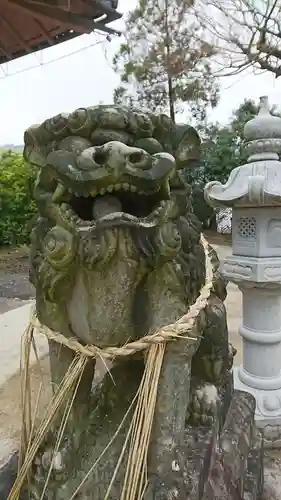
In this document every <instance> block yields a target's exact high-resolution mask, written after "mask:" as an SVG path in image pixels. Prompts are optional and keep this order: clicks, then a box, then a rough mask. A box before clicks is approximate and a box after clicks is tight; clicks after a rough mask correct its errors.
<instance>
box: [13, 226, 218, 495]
mask: <svg viewBox="0 0 281 500" xmlns="http://www.w3.org/2000/svg"><path fill="white" fill-rule="evenodd" d="M201 243H202V245H203V247H204V251H205V261H206V280H205V284H204V286H203V287H202V289H201V292H200V294H199V296H198V298H197V300H196V301H195V303H194V304H193V305H192V306H190V308H189V311H188V312H187V314H185V315H184V316H182V317H181V318H180V319H179V320H177V321H176V322H174V323H172V324H170V325H167V326H164V327H162V328H159V329H158V330H157V331H156V332H155V333H153V334H151V335H147V336H145V337H143V338H141V339H139V340H137V341H134V342H130V343H128V344H126V345H124V346H122V347H108V348H105V349H100V348H98V347H96V346H93V345H87V346H84V345H82V344H81V343H80V342H79V341H77V340H76V339H69V338H66V337H64V336H63V335H62V334H61V333H58V332H54V331H53V330H51V329H49V328H47V327H46V326H44V325H41V324H40V322H39V320H38V318H37V316H36V313H35V312H34V311H33V312H32V317H31V319H30V324H29V325H28V328H27V330H26V332H25V337H24V349H23V354H22V357H23V366H24V368H23V392H24V395H23V397H22V401H23V410H22V411H23V418H22V422H23V425H22V449H21V464H20V468H19V472H18V477H17V479H16V481H15V483H14V486H13V488H12V490H11V492H10V494H9V497H8V500H18V498H19V494H20V491H21V488H22V486H23V484H24V482H25V481H26V479H28V478H29V474H30V466H31V464H32V462H33V459H34V458H35V456H36V453H37V452H38V449H39V448H40V446H41V444H42V442H43V440H44V437H45V435H46V433H47V432H48V430H49V428H50V426H51V424H52V422H53V421H54V418H55V417H56V416H57V414H58V411H59V410H60V408H61V406H62V404H65V402H67V403H68V404H69V408H68V414H67V415H68V416H69V413H70V410H71V406H72V404H73V389H75V392H76V390H77V387H78V385H77V383H78V381H79V380H80V377H81V374H82V373H83V371H84V368H85V364H86V362H87V358H96V357H100V358H101V359H102V360H114V359H115V358H116V357H122V356H123V357H124V356H130V355H132V354H134V353H136V352H139V351H143V350H147V351H148V355H147V357H146V366H145V370H144V374H143V378H142V381H141V384H140V387H139V389H138V391H137V394H136V396H135V398H134V399H133V401H132V404H131V406H130V408H129V410H131V407H132V405H133V404H135V411H134V414H133V417H132V420H131V424H130V427H129V431H128V434H127V437H126V439H125V443H124V446H123V449H122V451H121V455H120V458H119V460H118V463H117V465H116V470H115V471H114V474H113V477H112V480H111V482H110V485H109V488H108V490H107V493H106V496H105V500H106V499H108V497H109V494H110V491H111V488H112V485H113V483H114V480H115V477H116V475H117V472H118V469H119V467H120V464H121V462H122V460H123V457H124V454H125V451H126V447H127V445H128V443H130V444H129V455H128V461H127V466H126V473H125V479H124V485H123V489H122V493H121V497H120V498H121V500H140V499H141V498H142V497H143V493H144V490H145V487H146V483H147V453H148V447H149V442H150V435H151V429H152V424H153V416H154V411H155V407H156V400H157V389H158V385H159V378H160V373H161V366H162V362H163V358H164V353H165V346H166V343H167V342H169V341H173V340H175V339H177V338H180V337H181V338H186V339H187V340H189V342H191V343H194V342H196V341H197V340H198V339H199V338H200V333H198V332H199V331H200V328H197V327H199V326H200V320H201V318H200V312H201V311H202V310H204V309H205V307H206V306H207V304H208V299H209V297H210V294H211V291H212V288H213V279H214V271H215V269H214V268H213V264H212V256H211V254H212V248H211V247H210V245H209V244H208V242H207V241H206V240H205V238H204V237H203V236H201ZM198 323H199V324H198ZM35 330H37V331H39V332H41V333H43V334H44V335H46V337H47V338H48V339H49V340H53V341H55V342H57V343H59V344H61V345H64V346H66V347H68V348H69V349H71V350H73V351H74V352H75V353H76V357H75V359H74V361H73V363H72V364H71V366H70V367H69V370H68V372H67V373H66V375H65V377H64V379H63V380H62V382H61V385H60V386H59V388H58V390H57V392H56V394H55V395H54V397H53V399H52V401H51V403H50V405H49V407H48V409H47V411H46V414H45V416H44V417H43V419H42V422H41V424H40V426H39V428H38V429H37V431H36V432H35V431H34V424H33V423H31V421H30V407H31V405H30V380H29V365H30V347H31V345H34V332H35ZM195 330H196V332H195ZM129 410H128V412H127V413H126V415H125V417H124V419H123V420H122V422H121V424H120V428H121V426H122V425H123V423H124V421H125V419H126V418H127V416H128V414H129ZM68 416H67V418H68ZM66 420H67V419H66ZM66 420H65V421H64V422H61V428H62V429H63V430H62V432H61V436H60V440H61V438H62V434H63V431H64V430H65V427H66ZM115 437H116V435H114V436H113V438H112V440H111V442H110V443H109V444H108V445H107V447H106V448H105V450H104V451H103V452H102V454H101V456H100V457H99V458H98V459H97V460H96V461H95V463H94V464H93V466H92V467H91V469H90V470H89V471H88V473H87V474H86V475H85V478H84V479H83V480H82V482H81V483H80V485H79V486H78V487H77V488H76V490H75V492H74V493H73V495H72V496H71V499H70V500H72V499H74V498H75V496H76V494H77V493H78V492H79V491H80V490H81V488H82V486H83V484H84V483H85V481H86V480H87V478H88V477H89V476H90V475H91V473H92V472H93V470H94V468H95V467H96V465H97V464H98V462H99V461H100V459H101V457H102V456H103V455H104V453H105V451H106V450H107V449H108V447H109V446H110V444H111V443H112V441H113V440H114V439H115ZM56 449H57V446H56ZM51 469H52V464H51V466H50V470H49V473H48V477H47V480H46V483H45V485H44V489H43V492H42V495H43V493H44V491H46V488H47V482H48V479H49V477H50V472H51ZM42 495H41V498H43V496H42Z"/></svg>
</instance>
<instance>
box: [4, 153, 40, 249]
mask: <svg viewBox="0 0 281 500" xmlns="http://www.w3.org/2000/svg"><path fill="white" fill-rule="evenodd" d="M36 174H37V172H36V169H35V168H34V167H31V166H30V165H28V164H27V163H26V162H25V161H24V159H23V156H22V155H21V154H18V153H14V152H12V151H7V152H4V153H2V155H0V245H19V244H24V243H28V242H29V229H28V227H27V225H28V222H29V221H30V220H31V218H32V217H33V216H34V214H36V211H37V209H36V205H35V202H34V200H33V195H32V191H33V184H34V181H35V178H36Z"/></svg>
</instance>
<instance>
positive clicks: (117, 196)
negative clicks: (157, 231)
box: [53, 180, 171, 230]
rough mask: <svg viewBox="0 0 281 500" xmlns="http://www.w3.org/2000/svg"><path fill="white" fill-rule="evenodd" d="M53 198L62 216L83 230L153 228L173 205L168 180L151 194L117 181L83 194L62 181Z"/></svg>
mask: <svg viewBox="0 0 281 500" xmlns="http://www.w3.org/2000/svg"><path fill="white" fill-rule="evenodd" d="M59 193H60V195H59ZM53 198H54V199H55V201H56V203H58V204H59V207H60V212H61V215H62V217H63V218H66V219H68V221H69V222H70V223H72V224H75V225H76V226H77V229H80V230H83V229H84V230H85V229H90V228H95V227H101V228H102V227H114V226H120V225H127V226H138V227H153V226H155V225H156V224H158V223H159V221H160V220H161V219H162V217H164V216H165V214H167V211H168V209H169V207H170V204H171V202H170V200H169V198H170V193H169V182H168V180H166V181H165V182H164V183H163V184H162V185H161V186H159V188H158V190H155V191H152V192H150V193H148V192H146V193H145V192H143V191H139V190H138V188H137V187H136V186H135V185H132V184H129V183H117V184H115V185H109V186H108V187H107V188H102V189H100V190H95V189H92V190H91V193H88V194H83V196H82V195H81V194H79V193H77V192H76V193H75V192H72V191H71V190H70V189H67V188H65V187H64V186H62V185H61V184H59V187H58V188H57V189H56V191H55V194H54V196H53ZM63 200H65V201H63Z"/></svg>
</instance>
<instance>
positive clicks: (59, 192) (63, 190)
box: [52, 182, 67, 203]
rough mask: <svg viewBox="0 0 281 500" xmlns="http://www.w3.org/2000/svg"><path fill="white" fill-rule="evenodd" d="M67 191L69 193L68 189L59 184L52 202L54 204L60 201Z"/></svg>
mask: <svg viewBox="0 0 281 500" xmlns="http://www.w3.org/2000/svg"><path fill="white" fill-rule="evenodd" d="M66 191H67V189H66V187H65V186H64V185H63V184H61V183H60V182H59V183H58V185H57V187H56V189H55V192H54V194H53V196H52V201H53V202H54V203H56V202H58V201H60V200H61V199H62V197H63V195H64V194H65V193H66Z"/></svg>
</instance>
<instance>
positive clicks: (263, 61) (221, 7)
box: [194, 0, 281, 78]
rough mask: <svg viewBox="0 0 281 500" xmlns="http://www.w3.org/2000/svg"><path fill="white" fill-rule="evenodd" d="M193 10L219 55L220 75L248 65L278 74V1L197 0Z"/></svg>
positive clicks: (280, 48)
mask: <svg viewBox="0 0 281 500" xmlns="http://www.w3.org/2000/svg"><path fill="white" fill-rule="evenodd" d="M194 11H195V14H196V16H197V18H198V20H199V21H200V23H201V25H202V26H203V27H204V29H206V30H208V32H209V36H210V43H211V44H212V45H214V46H215V47H216V48H217V50H218V53H219V54H220V56H219V57H217V61H216V62H217V68H218V70H217V73H218V74H219V75H220V76H222V75H223V76H225V75H230V74H231V75H233V74H238V73H240V72H241V71H244V70H245V69H247V68H249V67H250V66H252V67H253V68H254V69H256V70H260V71H269V72H271V73H273V74H275V76H276V78H278V77H279V76H280V75H281V0H209V1H208V2H206V0H198V1H197V2H196V4H195V6H194Z"/></svg>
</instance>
